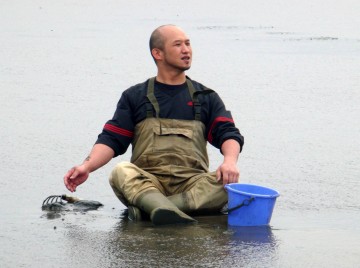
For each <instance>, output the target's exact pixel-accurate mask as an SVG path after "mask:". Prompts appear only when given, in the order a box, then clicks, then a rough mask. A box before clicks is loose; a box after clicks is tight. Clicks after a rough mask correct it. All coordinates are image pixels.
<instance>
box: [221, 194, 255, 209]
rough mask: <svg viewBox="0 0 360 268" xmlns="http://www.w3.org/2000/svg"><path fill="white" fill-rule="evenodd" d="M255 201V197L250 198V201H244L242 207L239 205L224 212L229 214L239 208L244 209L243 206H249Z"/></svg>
mask: <svg viewBox="0 0 360 268" xmlns="http://www.w3.org/2000/svg"><path fill="white" fill-rule="evenodd" d="M254 199H255V197H253V196H252V197H250V198H248V199H244V201H243V202H242V203H241V204H240V205H237V206H235V207H233V208H228V209H226V210H225V211H224V212H225V213H229V212H231V211H234V210H236V209H239V208H241V207H243V206H248V205H250V203H251V202H252V201H254Z"/></svg>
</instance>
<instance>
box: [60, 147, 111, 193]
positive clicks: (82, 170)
mask: <svg viewBox="0 0 360 268" xmlns="http://www.w3.org/2000/svg"><path fill="white" fill-rule="evenodd" d="M113 157H114V151H113V149H111V148H110V147H109V146H107V145H104V144H95V145H94V147H93V148H92V150H91V152H90V154H89V156H88V157H86V159H85V160H84V162H83V163H82V164H81V165H79V166H75V167H73V168H71V169H70V170H69V171H68V172H67V173H66V174H65V176H64V183H65V186H66V188H67V189H68V190H69V191H71V192H74V191H75V190H76V187H77V186H79V185H80V184H82V183H84V182H85V181H86V180H87V179H88V177H89V174H90V173H91V172H93V171H95V170H97V169H98V168H100V167H102V166H104V165H105V164H107V163H108V162H109V161H110V160H111V159H112V158H113Z"/></svg>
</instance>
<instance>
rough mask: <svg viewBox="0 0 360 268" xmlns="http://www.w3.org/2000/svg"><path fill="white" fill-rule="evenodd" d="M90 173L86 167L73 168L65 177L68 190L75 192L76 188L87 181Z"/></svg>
mask: <svg viewBox="0 0 360 268" xmlns="http://www.w3.org/2000/svg"><path fill="white" fill-rule="evenodd" d="M89 173H90V172H89V171H88V170H87V169H86V167H85V166H84V165H81V166H75V167H73V168H72V169H70V170H69V171H68V172H67V173H66V174H65V176H64V183H65V186H66V188H67V189H68V190H69V191H70V192H75V190H76V187H78V186H79V185H80V184H82V183H83V182H85V181H86V180H87V178H88V177H89Z"/></svg>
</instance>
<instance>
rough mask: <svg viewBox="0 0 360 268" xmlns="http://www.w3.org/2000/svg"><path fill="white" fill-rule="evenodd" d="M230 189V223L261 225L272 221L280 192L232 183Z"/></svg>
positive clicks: (236, 224)
mask: <svg viewBox="0 0 360 268" xmlns="http://www.w3.org/2000/svg"><path fill="white" fill-rule="evenodd" d="M225 188H226V189H227V191H228V199H229V200H228V202H229V204H228V207H229V209H228V212H229V214H228V224H229V225H233V226H260V225H268V224H269V223H270V219H271V215H272V212H273V209H274V206H275V201H276V198H277V197H278V196H279V193H278V192H277V191H275V190H272V189H270V188H266V187H262V186H257V185H252V184H241V183H231V184H227V185H225Z"/></svg>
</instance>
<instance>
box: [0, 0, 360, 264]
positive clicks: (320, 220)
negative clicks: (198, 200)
mask: <svg viewBox="0 0 360 268" xmlns="http://www.w3.org/2000/svg"><path fill="white" fill-rule="evenodd" d="M0 7H1V8H0V32H1V42H0V58H1V63H0V85H1V99H0V102H1V105H0V112H1V115H2V117H1V120H0V150H1V152H2V157H1V158H0V161H1V165H0V168H1V180H0V187H1V197H0V201H1V204H2V206H1V207H0V215H1V217H0V225H1V229H0V241H1V243H0V252H1V253H0V266H1V267H37V266H39V265H42V266H44V267H53V266H57V267H65V266H72V267H99V266H102V267H133V266H139V267H144V266H165V265H167V266H175V267H185V266H186V267H188V266H198V267H240V266H244V267H305V266H306V267H357V266H358V262H359V253H360V250H359V248H360V242H359V241H360V228H359V225H358V222H359V220H360V205H359V204H360V197H359V195H358V193H359V192H360V187H359V180H358V179H359V174H360V165H359V163H358V162H359V161H358V159H360V125H359V123H358V121H359V120H358V118H359V117H360V106H359V103H360V93H359V86H360V75H359V74H360V72H359V71H360V30H359V29H360V28H359V27H358V25H360V16H358V14H359V11H360V4H359V3H358V2H356V1H351V0H345V1H342V2H341V3H337V2H336V1H324V0H317V1H311V3H304V1H296V0H290V1H286V2H285V1H280V0H278V1H263V0H262V1H251V2H244V1H235V0H231V1H226V2H219V1H196V3H193V1H183V2H182V3H181V8H180V5H179V3H175V2H174V3H169V2H165V1H159V0H157V1H152V2H149V3H148V2H146V3H145V2H143V1H138V0H137V1H131V2H129V1H95V0H93V1H76V2H74V1H61V2H59V1H36V2H34V1H32V2H31V3H24V1H20V0H17V1H11V2H9V1H0ZM140 7H141V8H140ZM165 23H175V24H178V25H180V26H182V27H183V28H184V29H185V30H186V31H187V32H188V34H189V35H190V37H191V40H192V45H193V49H194V61H193V67H192V69H191V70H190V71H189V72H188V75H189V76H190V77H191V78H193V79H195V80H198V81H200V82H202V83H204V84H205V85H207V86H208V87H210V88H213V89H215V90H216V91H217V92H218V93H219V94H220V95H221V97H222V98H223V100H224V102H225V103H226V106H227V107H228V108H229V109H230V110H231V111H232V114H233V117H234V118H235V121H236V123H237V125H238V126H239V128H240V129H241V131H242V133H243V134H244V136H245V147H244V151H243V153H242V154H241V158H240V162H239V166H240V169H241V181H242V182H244V183H254V184H259V185H263V186H267V187H270V188H274V189H276V190H278V191H279V192H280V194H281V196H280V197H279V198H278V200H277V203H276V206H275V209H274V213H273V218H272V220H271V226H270V228H234V227H229V226H228V225H227V221H226V220H227V219H226V217H224V216H223V217H200V218H198V220H199V224H197V225H191V226H181V227H179V226H175V227H174V226H171V227H153V226H152V225H151V224H150V223H149V222H143V223H133V222H129V221H128V220H126V219H124V218H123V217H122V213H123V210H124V207H123V206H122V205H121V204H120V203H119V202H118V201H117V199H116V198H115V196H114V195H113V193H112V191H111V189H110V187H109V185H108V181H107V177H108V174H109V173H110V171H111V169H112V167H113V166H114V164H115V163H116V162H118V161H123V160H128V159H129V157H130V154H129V152H128V153H126V154H125V155H124V156H120V157H118V158H117V159H114V160H113V161H112V162H111V163H109V164H108V165H107V166H106V167H104V168H102V169H100V170H98V171H96V172H94V173H93V174H92V176H91V178H90V179H89V181H88V182H87V183H86V184H85V185H83V186H82V187H80V188H79V189H78V191H77V192H76V195H77V196H79V197H82V198H85V199H92V200H97V201H100V202H101V203H103V204H104V207H103V208H100V209H99V210H97V211H89V212H86V213H81V212H63V213H55V214H54V213H50V214H49V213H46V212H43V211H42V210H41V204H42V201H43V199H45V198H46V197H47V196H49V195H51V194H62V193H65V192H66V191H65V187H64V186H63V182H62V177H63V175H64V174H65V172H66V171H67V169H69V168H70V167H71V166H73V165H74V164H77V163H80V162H82V160H83V159H84V158H85V157H86V155H87V153H88V152H89V150H90V149H91V146H92V144H93V143H94V141H95V139H96V135H97V134H98V133H99V132H100V131H101V129H102V126H103V124H104V123H105V121H106V120H107V119H109V118H110V117H111V116H112V113H113V112H114V109H115V106H116V102H117V100H118V98H119V96H120V94H121V92H122V91H123V90H124V89H126V88H127V87H129V86H131V85H133V84H134V83H138V82H141V81H144V80H145V79H146V78H148V77H150V76H153V75H155V71H156V69H155V66H154V63H153V62H152V59H151V58H150V56H149V52H148V48H147V42H148V37H149V35H150V33H151V31H152V30H153V29H154V28H155V27H157V26H158V25H161V24H165ZM209 154H210V159H211V166H212V169H216V167H217V166H218V165H219V163H220V161H221V157H220V156H219V154H218V152H217V150H215V149H213V148H211V147H210V146H209Z"/></svg>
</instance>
